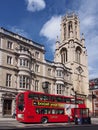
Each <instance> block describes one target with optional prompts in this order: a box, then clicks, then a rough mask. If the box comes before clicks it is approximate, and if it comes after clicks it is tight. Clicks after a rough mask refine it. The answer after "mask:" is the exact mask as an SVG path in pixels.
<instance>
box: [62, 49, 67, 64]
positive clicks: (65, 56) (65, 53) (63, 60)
mask: <svg viewBox="0 0 98 130" xmlns="http://www.w3.org/2000/svg"><path fill="white" fill-rule="evenodd" d="M66 62H67V49H66V48H62V50H61V63H63V64H64V63H66Z"/></svg>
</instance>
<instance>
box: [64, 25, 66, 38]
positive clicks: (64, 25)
mask: <svg viewBox="0 0 98 130" xmlns="http://www.w3.org/2000/svg"><path fill="white" fill-rule="evenodd" d="M64 39H66V24H65V25H64Z"/></svg>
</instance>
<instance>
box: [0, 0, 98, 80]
mask: <svg viewBox="0 0 98 130" xmlns="http://www.w3.org/2000/svg"><path fill="white" fill-rule="evenodd" d="M67 12H75V13H76V14H78V16H79V19H80V30H81V33H84V36H85V45H86V48H87V53H88V65H89V77H90V78H96V77H98V0H0V26H1V27H4V28H6V29H8V30H10V31H13V32H15V33H18V34H20V35H22V36H25V37H27V38H29V39H32V40H33V41H36V42H38V43H40V44H42V45H44V46H45V50H46V54H45V56H46V59H48V60H53V56H54V50H55V41H56V37H57V35H58V36H59V38H60V22H61V17H62V16H64V15H65V14H66V13H67Z"/></svg>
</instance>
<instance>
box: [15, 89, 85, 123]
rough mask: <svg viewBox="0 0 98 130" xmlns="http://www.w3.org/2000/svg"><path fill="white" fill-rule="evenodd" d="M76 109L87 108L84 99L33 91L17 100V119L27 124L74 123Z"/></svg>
mask: <svg viewBox="0 0 98 130" xmlns="http://www.w3.org/2000/svg"><path fill="white" fill-rule="evenodd" d="M75 108H86V105H85V103H84V100H83V99H80V98H77V99H75V98H74V97H67V96H60V95H53V94H45V93H39V92H33V91H25V92H21V93H19V94H18V95H17V98H16V119H17V120H18V121H19V122H25V123H47V122H68V120H69V117H70V121H74V117H75Z"/></svg>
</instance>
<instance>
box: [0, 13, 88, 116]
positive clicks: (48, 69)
mask: <svg viewBox="0 0 98 130" xmlns="http://www.w3.org/2000/svg"><path fill="white" fill-rule="evenodd" d="M84 41H85V39H84V37H83V36H82V38H80V27H79V19H78V17H77V16H76V15H75V14H68V15H66V16H64V17H63V18H62V21H61V39H60V41H59V40H57V41H56V49H55V55H54V61H53V62H51V61H48V60H46V59H45V48H44V46H43V45H41V44H39V43H36V42H34V41H32V40H29V39H27V38H25V37H22V36H20V35H18V34H15V33H13V32H10V31H8V30H6V29H4V28H0V77H1V78H0V116H7V115H8V116H10V115H12V113H13V111H14V109H15V97H16V95H17V93H19V92H21V91H26V90H32V91H40V92H45V93H50V94H60V95H67V96H72V95H74V92H77V96H82V97H83V98H85V99H88V98H87V97H88V94H89V91H88V86H89V84H88V65H87V51H86V47H85V45H84ZM87 102H88V103H89V104H90V100H88V101H87Z"/></svg>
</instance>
